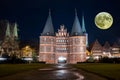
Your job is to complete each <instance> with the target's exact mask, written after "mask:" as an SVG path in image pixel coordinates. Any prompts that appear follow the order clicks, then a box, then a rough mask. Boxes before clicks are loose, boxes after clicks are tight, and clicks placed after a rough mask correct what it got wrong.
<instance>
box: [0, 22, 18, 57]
mask: <svg viewBox="0 0 120 80" xmlns="http://www.w3.org/2000/svg"><path fill="white" fill-rule="evenodd" d="M0 25H2V27H3V28H1V29H3V31H2V36H1V41H0V57H13V56H16V57H20V51H19V42H18V29H17V23H9V22H8V21H2V22H1V23H0Z"/></svg>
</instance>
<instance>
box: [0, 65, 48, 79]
mask: <svg viewBox="0 0 120 80" xmlns="http://www.w3.org/2000/svg"><path fill="white" fill-rule="evenodd" d="M47 66H50V65H49V64H0V77H2V76H7V75H12V74H15V73H19V72H23V71H28V70H34V69H39V68H44V67H47Z"/></svg>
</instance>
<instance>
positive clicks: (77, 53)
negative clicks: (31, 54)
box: [39, 25, 86, 64]
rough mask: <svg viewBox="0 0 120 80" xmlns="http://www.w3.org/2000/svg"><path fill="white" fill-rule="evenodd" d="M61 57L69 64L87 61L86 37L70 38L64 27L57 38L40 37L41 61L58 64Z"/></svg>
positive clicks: (61, 27)
mask: <svg viewBox="0 0 120 80" xmlns="http://www.w3.org/2000/svg"><path fill="white" fill-rule="evenodd" d="M48 34H49V33H48ZM60 57H62V58H65V62H66V63H68V64H76V63H77V62H84V61H86V36H85V35H84V34H83V35H81V36H69V33H67V29H64V25H62V26H60V29H58V32H57V33H56V35H55V36H40V44H39V61H44V62H46V63H48V64H57V63H58V62H59V58H60Z"/></svg>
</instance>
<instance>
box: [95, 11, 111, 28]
mask: <svg viewBox="0 0 120 80" xmlns="http://www.w3.org/2000/svg"><path fill="white" fill-rule="evenodd" d="M112 24H113V18H112V16H111V15H110V14H109V13H107V12H100V13H98V14H97V15H96V17H95V25H96V26H97V27H98V28H100V29H108V28H110V27H111V25H112Z"/></svg>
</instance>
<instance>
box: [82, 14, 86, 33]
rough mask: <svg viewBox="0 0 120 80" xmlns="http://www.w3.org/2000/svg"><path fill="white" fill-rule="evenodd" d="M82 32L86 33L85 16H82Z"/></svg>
mask: <svg viewBox="0 0 120 80" xmlns="http://www.w3.org/2000/svg"><path fill="white" fill-rule="evenodd" d="M82 31H83V33H86V29H85V21H84V15H82Z"/></svg>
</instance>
